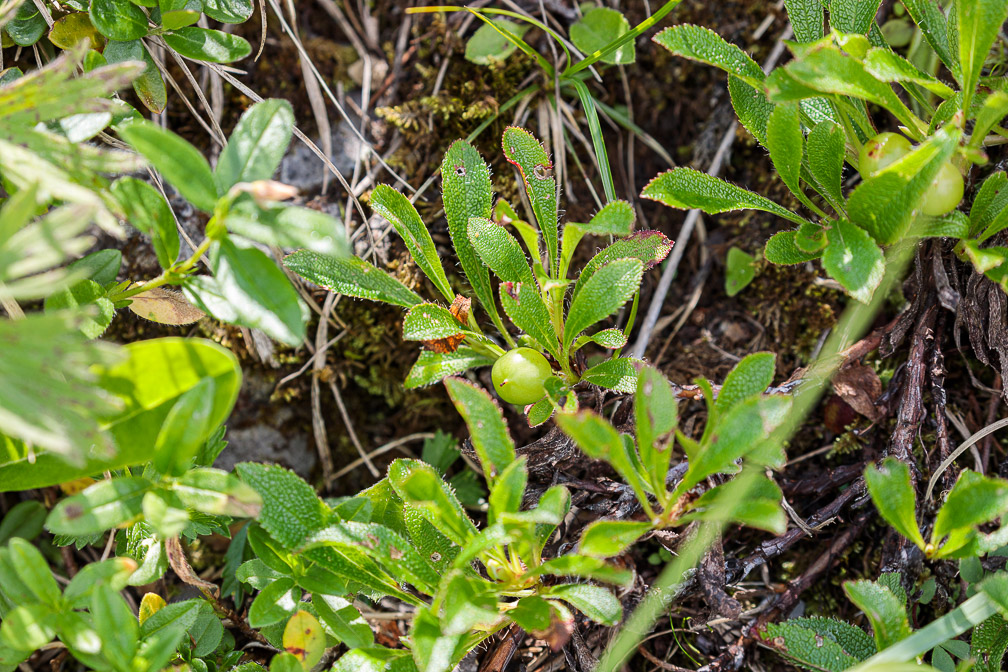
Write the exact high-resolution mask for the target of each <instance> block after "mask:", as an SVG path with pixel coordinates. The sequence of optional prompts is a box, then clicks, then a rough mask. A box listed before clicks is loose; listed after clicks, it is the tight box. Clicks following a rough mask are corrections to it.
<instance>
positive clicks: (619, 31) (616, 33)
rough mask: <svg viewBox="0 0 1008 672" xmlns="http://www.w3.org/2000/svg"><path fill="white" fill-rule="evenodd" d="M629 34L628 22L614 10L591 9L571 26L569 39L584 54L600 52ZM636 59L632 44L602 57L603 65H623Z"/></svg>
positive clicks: (606, 8) (629, 43)
mask: <svg viewBox="0 0 1008 672" xmlns="http://www.w3.org/2000/svg"><path fill="white" fill-rule="evenodd" d="M628 32H630V22H629V21H627V20H626V17H625V16H623V15H622V14H620V13H619V12H618V11H616V10H615V9H610V8H608V7H592V8H591V9H589V10H588V11H587V12H585V14H584V16H583V17H581V18H580V19H579V20H578V21H575V22H574V23H573V24H571V27H570V38H571V42H573V43H574V46H575V47H577V48H578V49H580V50H581V51H582V52H584V53H586V54H590V53H592V52H595V51H600V50H602V49H604V48H605V47H606V46H608V45H609V44H610V43H612V42H614V41H616V40H618V39H619V38H620V37H622V36H623V35H625V34H626V33H628ZM635 59H636V54H635V51H634V43H633V42H632V41H631V42H627V43H626V44H625V45H622V46H620V47H618V48H617V49H615V50H614V51H611V52H609V53H607V54H606V55H605V56H603V57H602V59H601V60H602V62H603V63H609V64H611V65H625V64H627V63H633V62H634V60H635Z"/></svg>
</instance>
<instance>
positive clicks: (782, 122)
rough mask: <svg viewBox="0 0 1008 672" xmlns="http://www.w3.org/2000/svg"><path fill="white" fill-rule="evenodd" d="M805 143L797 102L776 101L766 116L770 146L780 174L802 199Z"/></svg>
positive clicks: (792, 191) (788, 186) (771, 156)
mask: <svg viewBox="0 0 1008 672" xmlns="http://www.w3.org/2000/svg"><path fill="white" fill-rule="evenodd" d="M804 145H805V136H804V134H803V133H802V127H801V113H800V112H799V109H798V105H797V104H794V103H786V104H781V105H777V106H776V107H775V108H774V110H773V112H772V113H771V114H770V118H769V119H768V120H767V148H768V149H769V150H770V160H771V161H772V162H773V165H774V168H775V169H776V170H777V174H778V175H780V177H781V180H783V182H784V184H785V185H786V186H787V188H788V189H790V190H791V193H792V194H794V195H795V196H797V197H798V199H799V200H804V199H805V196H804V194H803V193H802V190H801V185H800V184H799V178H800V177H801V168H802V155H803V153H804Z"/></svg>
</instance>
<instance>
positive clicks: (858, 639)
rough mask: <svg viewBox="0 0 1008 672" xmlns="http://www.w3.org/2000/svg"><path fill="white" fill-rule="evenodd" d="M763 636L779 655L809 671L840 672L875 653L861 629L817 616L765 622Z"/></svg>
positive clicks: (872, 643)
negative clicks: (779, 621) (826, 671)
mask: <svg viewBox="0 0 1008 672" xmlns="http://www.w3.org/2000/svg"><path fill="white" fill-rule="evenodd" d="M763 637H764V639H765V640H767V641H768V643H769V644H770V645H771V646H772V647H773V648H774V649H775V650H777V652H779V653H780V654H781V655H783V656H785V657H786V658H787V659H788V660H790V661H791V662H793V663H795V664H797V665H799V666H801V667H803V668H805V669H809V670H828V671H829V672H842V670H846V669H848V668H850V667H853V666H854V665H855V664H857V663H858V662H860V661H862V660H865V659H866V658H868V657H869V656H871V655H872V654H874V653H875V650H876V649H875V643H874V642H873V641H872V639H871V637H870V636H869V635H868V634H867V633H866V632H865V631H864V630H862V629H861V628H858V627H857V626H854V625H851V624H849V623H845V622H844V621H839V620H836V619H833V618H822V617H820V616H812V617H805V618H792V619H789V620H787V621H784V622H783V623H768V624H767V627H766V632H765V634H764V635H763Z"/></svg>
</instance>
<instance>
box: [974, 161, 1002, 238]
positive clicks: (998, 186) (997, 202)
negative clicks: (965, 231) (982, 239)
mask: <svg viewBox="0 0 1008 672" xmlns="http://www.w3.org/2000/svg"><path fill="white" fill-rule="evenodd" d="M1005 185H1008V174H1006V173H1005V171H1003V170H999V171H997V172H995V173H991V175H990V176H989V177H988V178H987V179H986V180H984V182H983V184H981V185H980V189H979V190H977V193H976V196H974V198H973V205H972V206H970V212H969V221H970V235H975V234H977V233H979V232H980V231H982V230H983V228H984V226H986V225H987V224H988V223H989V222H990V221H991V220H992V219H993V218H994V217H995V216H997V215H998V214H999V213H1000V212H1001V211H1002V210H1004V209H1005V208H1008V189H1005Z"/></svg>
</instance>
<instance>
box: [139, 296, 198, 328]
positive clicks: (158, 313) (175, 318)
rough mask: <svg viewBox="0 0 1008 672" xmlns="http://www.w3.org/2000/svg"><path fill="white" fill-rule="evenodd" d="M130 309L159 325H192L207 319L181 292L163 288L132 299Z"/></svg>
mask: <svg viewBox="0 0 1008 672" xmlns="http://www.w3.org/2000/svg"><path fill="white" fill-rule="evenodd" d="M131 300H132V301H133V303H131V304H130V305H129V309H130V310H132V311H133V312H134V313H136V314H137V315H139V316H140V317H142V318H144V319H147V320H150V321H151V322H157V323H159V324H171V325H175V326H178V325H182V324H192V323H193V322H196V321H198V320H200V319H201V318H203V317H206V313H204V312H203V311H202V310H200V309H199V308H197V307H196V306H194V305H192V304H191V303H189V301H188V300H186V298H185V297H184V296H182V293H181V292H173V291H171V290H170V289H165V288H163V287H155V288H154V289H149V290H147V291H146V292H143V293H142V294H137V295H136V296H134V297H131Z"/></svg>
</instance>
